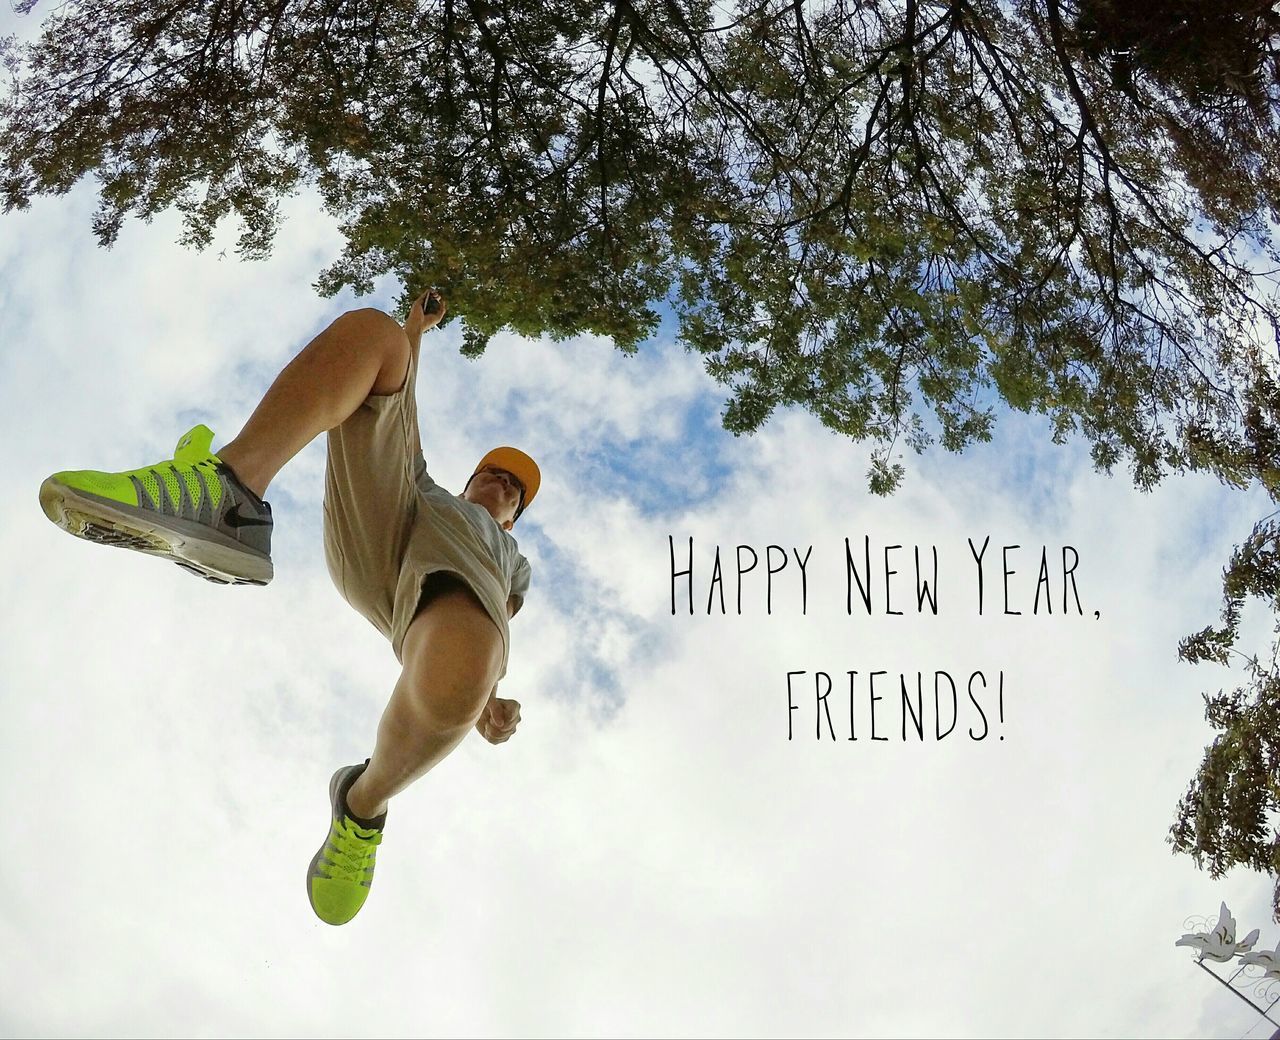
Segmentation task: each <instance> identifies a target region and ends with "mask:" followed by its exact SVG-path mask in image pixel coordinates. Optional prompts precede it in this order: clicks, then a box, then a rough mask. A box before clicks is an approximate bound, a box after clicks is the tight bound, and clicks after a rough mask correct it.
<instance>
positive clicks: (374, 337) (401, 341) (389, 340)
mask: <svg viewBox="0 0 1280 1040" xmlns="http://www.w3.org/2000/svg"><path fill="white" fill-rule="evenodd" d="M329 331H330V332H331V333H334V334H336V335H339V336H343V337H347V338H350V339H352V340H356V341H359V342H360V343H362V344H365V345H368V346H374V347H383V348H386V349H388V350H393V351H403V353H404V354H405V356H406V357H407V356H408V353H409V337H408V336H407V335H405V331H404V328H403V327H402V326H401V325H400V323H399V322H398V321H396V319H395V318H393V317H391V315H390V314H387V313H386V312H385V311H380V310H378V308H377V307H359V308H357V309H356V310H353V311H346V312H345V313H343V314H340V315H338V317H336V318H334V319H333V322H332V324H330V326H329Z"/></svg>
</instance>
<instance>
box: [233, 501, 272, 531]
mask: <svg viewBox="0 0 1280 1040" xmlns="http://www.w3.org/2000/svg"><path fill="white" fill-rule="evenodd" d="M224 519H225V520H226V522H227V526H229V527H266V526H268V525H269V524H270V523H271V521H270V520H259V519H258V518H257V517H254V516H241V515H240V506H239V505H237V506H236V507H235V508H234V509H229V510H227V515H226V517H224Z"/></svg>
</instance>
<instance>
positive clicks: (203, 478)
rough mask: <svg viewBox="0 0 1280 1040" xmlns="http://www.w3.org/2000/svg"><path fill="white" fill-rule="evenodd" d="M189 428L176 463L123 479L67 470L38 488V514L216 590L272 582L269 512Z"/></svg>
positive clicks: (206, 434) (206, 432)
mask: <svg viewBox="0 0 1280 1040" xmlns="http://www.w3.org/2000/svg"><path fill="white" fill-rule="evenodd" d="M212 445H213V431H212V430H211V429H209V427H207V426H204V425H200V426H195V427H192V428H191V429H190V430H188V431H187V433H186V434H185V435H184V436H183V437H182V438H181V439H180V440H179V441H178V446H177V448H176V449H175V451H174V457H173V458H172V459H169V460H167V461H165V462H157V463H156V464H155V465H153V466H144V467H142V468H141V469H135V470H132V471H130V472H127V473H100V472H98V471H97V470H66V471H64V472H62V473H55V474H54V475H53V476H51V477H49V478H48V479H47V480H46V481H45V482H44V483H43V484H41V485H40V507H41V508H42V509H43V510H44V515H45V516H47V517H48V518H49V519H50V520H52V521H53V522H54V523H55V524H57V525H58V526H59V527H61V528H62V529H63V530H64V531H67V532H69V533H71V534H73V535H75V536H76V537H77V538H85V539H87V540H88V541H91V542H99V543H101V544H103V545H114V546H117V547H119V548H121V549H133V550H135V551H136V552H143V553H147V554H149V555H151V556H161V557H164V558H165V559H168V560H171V561H173V562H174V563H176V564H177V565H178V566H179V567H182V568H183V569H184V570H188V571H191V572H192V573H193V574H196V575H199V576H200V577H202V578H205V579H207V580H208V581H213V582H217V583H219V584H221V585H266V584H267V583H268V582H269V581H271V578H272V575H273V568H272V565H271V528H272V519H271V506H270V505H269V504H268V503H266V502H264V501H263V500H262V499H260V498H258V496H257V495H255V494H254V493H253V492H252V491H250V490H249V489H248V488H247V487H245V486H244V484H242V483H241V482H240V479H239V478H238V477H237V476H236V475H235V473H234V472H233V471H232V470H231V468H230V467H229V466H227V464H226V463H224V462H223V461H222V460H221V459H220V458H218V456H216V455H215V454H213V452H212V451H210V450H209V449H210V447H211V446H212Z"/></svg>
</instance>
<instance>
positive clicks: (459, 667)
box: [347, 589, 502, 820]
mask: <svg viewBox="0 0 1280 1040" xmlns="http://www.w3.org/2000/svg"><path fill="white" fill-rule="evenodd" d="M401 657H402V658H403V661H404V668H403V671H402V672H401V674H400V679H399V681H398V682H397V683H396V686H395V690H394V692H393V693H392V694H391V701H390V703H389V704H388V705H387V710H386V711H385V712H384V713H383V715H382V721H381V722H380V723H379V724H378V743H377V747H376V748H375V749H374V752H373V757H372V758H371V759H370V761H369V767H368V768H367V769H366V770H365V771H364V772H363V773H361V774H360V777H359V779H357V780H356V782H355V783H354V784H352V785H351V789H350V790H349V791H348V792H347V806H348V808H350V810H351V811H352V812H353V813H355V815H357V816H359V817H361V818H362V819H366V820H371V819H374V818H375V817H377V816H380V815H381V814H382V813H383V812H385V811H386V808H387V802H388V801H389V800H390V799H391V798H392V797H393V796H394V795H397V794H399V793H400V792H401V791H403V790H404V789H405V788H406V787H408V786H409V785H410V784H412V783H413V782H414V781H415V780H417V779H419V778H420V777H422V776H423V775H424V774H426V773H427V771H428V770H430V769H431V768H433V767H434V766H435V765H437V764H438V763H439V762H440V761H441V760H442V759H444V757H445V756H446V755H448V754H449V752H450V751H452V750H453V749H454V748H455V747H457V746H458V744H460V743H461V742H462V739H463V738H464V737H465V736H466V735H467V733H468V732H470V730H471V728H472V727H473V726H474V725H475V724H476V721H477V720H478V719H479V718H480V713H481V712H482V711H484V706H485V704H486V703H487V702H488V700H489V694H490V692H491V691H492V690H493V688H494V686H495V685H496V683H497V681H498V672H499V671H500V670H501V668H502V636H501V635H500V634H499V632H498V628H497V626H496V625H495V624H494V623H493V620H492V619H491V618H490V617H489V615H488V613H487V612H486V611H485V609H484V608H483V607H482V606H480V603H479V601H477V600H476V599H475V597H474V595H473V594H472V593H471V592H470V590H468V589H451V590H448V591H445V592H442V593H441V594H440V595H439V596H437V597H436V598H435V599H433V600H432V601H431V602H430V604H429V605H428V606H426V607H425V608H424V609H423V610H422V611H420V612H419V613H418V615H417V617H415V618H414V620H413V623H412V624H411V625H410V626H409V630H408V632H407V633H406V634H405V638H404V645H403V647H402V650H401Z"/></svg>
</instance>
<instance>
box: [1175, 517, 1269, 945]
mask: <svg viewBox="0 0 1280 1040" xmlns="http://www.w3.org/2000/svg"><path fill="white" fill-rule="evenodd" d="M1251 597H1256V598H1258V599H1261V600H1263V601H1264V602H1266V603H1267V604H1268V606H1269V607H1270V609H1271V610H1272V611H1273V612H1274V611H1277V610H1278V609H1280V520H1277V519H1276V518H1275V516H1272V517H1268V518H1265V519H1263V520H1261V521H1259V522H1258V523H1257V524H1256V525H1255V526H1254V529H1253V532H1252V534H1251V535H1250V536H1249V537H1248V538H1247V539H1245V541H1244V542H1243V543H1242V544H1241V545H1239V546H1237V547H1236V549H1235V552H1234V553H1233V554H1232V556H1231V562H1230V564H1229V565H1228V566H1227V568H1226V571H1225V572H1224V574H1223V610H1222V626H1221V627H1220V628H1215V627H1213V626H1209V627H1207V628H1205V629H1204V630H1202V631H1201V632H1198V633H1196V634H1195V635H1193V636H1188V637H1187V638H1186V639H1184V640H1183V641H1182V644H1181V646H1180V647H1179V651H1178V652H1179V656H1181V657H1182V658H1183V659H1184V660H1187V661H1205V660H1208V661H1217V662H1218V663H1220V664H1226V663H1227V661H1228V659H1229V655H1230V654H1231V653H1233V652H1238V651H1234V646H1235V644H1236V642H1237V640H1238V639H1239V635H1240V620H1241V613H1242V608H1243V607H1244V604H1245V601H1246V600H1247V599H1249V598H1251ZM1276 634H1277V636H1280V624H1278V625H1277V626H1276ZM1204 700H1205V718H1207V719H1208V720H1209V723H1210V724H1211V725H1212V726H1213V727H1214V729H1216V730H1219V731H1220V732H1219V734H1218V736H1216V737H1215V738H1214V741H1213V743H1212V745H1210V746H1209V747H1208V748H1206V749H1205V754H1204V759H1203V761H1202V762H1201V764H1200V768H1199V769H1198V770H1197V772H1196V776H1195V778H1194V779H1193V780H1192V781H1191V784H1190V786H1189V787H1188V788H1187V792H1186V794H1185V795H1183V797H1182V799H1181V800H1180V801H1179V803H1178V815H1177V819H1176V821H1175V823H1174V825H1173V827H1172V828H1170V831H1169V842H1170V844H1172V845H1173V848H1174V851H1175V852H1183V853H1189V854H1190V855H1192V856H1193V857H1194V859H1195V862H1196V864H1197V865H1198V866H1201V867H1203V866H1205V865H1207V866H1208V867H1209V870H1210V872H1211V873H1212V875H1213V876H1214V877H1219V876H1221V875H1222V874H1223V873H1225V872H1226V871H1227V870H1228V869H1229V868H1231V867H1233V866H1237V865H1241V866H1247V867H1251V868H1252V869H1254V870H1258V871H1261V872H1263V873H1269V874H1271V875H1272V876H1273V877H1274V878H1275V879H1276V886H1275V890H1274V894H1273V900H1272V912H1273V916H1274V917H1275V919H1276V920H1277V921H1280V829H1277V825H1278V824H1280V641H1278V642H1277V643H1275V644H1274V645H1273V646H1272V651H1271V660H1270V662H1269V663H1267V662H1260V661H1259V660H1258V658H1257V657H1252V658H1250V659H1249V660H1248V681H1247V682H1246V684H1245V685H1244V686H1240V687H1237V688H1236V689H1234V690H1232V691H1231V692H1230V693H1224V692H1222V691H1219V692H1218V693H1217V694H1216V695H1214V696H1209V695H1206V696H1205V699H1204Z"/></svg>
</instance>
